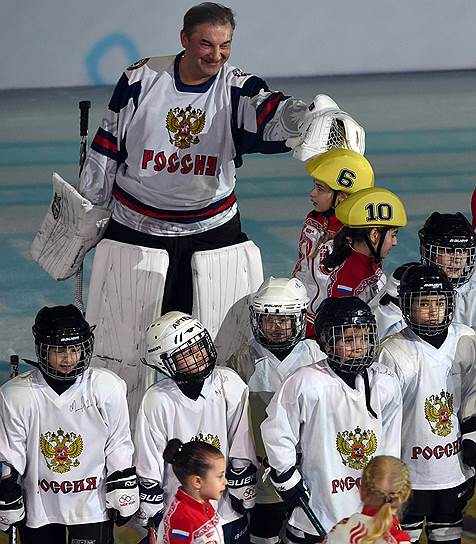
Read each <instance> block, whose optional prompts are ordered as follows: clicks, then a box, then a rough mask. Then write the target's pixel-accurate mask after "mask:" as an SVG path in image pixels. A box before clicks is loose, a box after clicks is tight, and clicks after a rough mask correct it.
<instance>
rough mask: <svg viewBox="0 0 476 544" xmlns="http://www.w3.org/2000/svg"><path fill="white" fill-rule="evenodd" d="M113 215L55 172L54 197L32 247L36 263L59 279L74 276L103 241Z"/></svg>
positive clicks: (32, 254)
mask: <svg viewBox="0 0 476 544" xmlns="http://www.w3.org/2000/svg"><path fill="white" fill-rule="evenodd" d="M110 215H111V211H110V210H108V209H104V208H100V207H99V206H95V205H94V204H91V202H89V200H87V199H86V198H84V197H82V196H81V195H80V194H79V193H78V191H77V190H76V189H75V188H74V187H73V186H72V185H70V184H69V183H68V182H67V181H65V180H64V179H63V178H62V177H61V176H60V175H58V174H56V173H54V174H53V198H52V200H51V204H50V207H49V209H48V212H47V214H46V216H45V218H44V220H43V223H42V224H41V227H40V230H39V231H38V233H37V235H36V236H35V239H34V240H33V243H32V245H31V250H30V252H31V256H32V258H33V260H34V261H36V262H37V263H38V264H39V265H40V266H41V267H42V268H43V269H44V270H45V271H46V272H47V273H48V274H49V275H50V276H51V277H52V278H54V279H55V280H65V279H66V278H69V277H71V276H73V275H74V274H75V273H76V271H77V270H78V269H79V268H80V266H81V263H82V262H83V259H84V256H85V255H86V253H87V252H88V251H89V250H90V249H91V248H92V247H94V246H95V245H96V244H97V243H98V241H99V240H100V239H101V238H102V236H103V234H104V231H105V230H106V226H107V223H108V221H109V217H110Z"/></svg>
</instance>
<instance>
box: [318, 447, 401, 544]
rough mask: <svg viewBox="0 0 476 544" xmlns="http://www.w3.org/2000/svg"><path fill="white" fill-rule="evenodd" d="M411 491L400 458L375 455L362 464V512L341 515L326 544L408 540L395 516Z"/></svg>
mask: <svg viewBox="0 0 476 544" xmlns="http://www.w3.org/2000/svg"><path fill="white" fill-rule="evenodd" d="M410 492H411V483H410V475H409V472H408V468H407V466H406V465H405V463H404V462H403V461H401V460H400V459H398V458H397V457H393V456H391V455H378V456H377V457H374V458H373V459H372V460H371V461H370V462H369V464H368V465H367V466H366V467H365V469H364V472H363V474H362V481H361V486H360V495H361V497H362V501H363V503H364V508H363V510H362V513H360V514H354V515H353V516H351V517H350V518H346V519H343V520H342V521H341V522H339V523H338V524H337V525H336V526H335V527H334V528H333V529H332V530H331V531H330V533H329V534H328V535H327V537H326V540H325V542H327V543H328V544H337V543H339V544H344V543H347V542H349V543H350V542H352V544H383V543H385V544H396V543H398V542H408V543H409V542H410V537H409V536H408V534H407V533H406V532H405V531H403V530H402V529H401V528H400V522H399V520H398V518H397V516H396V514H397V513H398V511H399V510H400V509H401V507H402V506H403V504H404V503H405V502H406V501H407V499H408V497H409V496H410Z"/></svg>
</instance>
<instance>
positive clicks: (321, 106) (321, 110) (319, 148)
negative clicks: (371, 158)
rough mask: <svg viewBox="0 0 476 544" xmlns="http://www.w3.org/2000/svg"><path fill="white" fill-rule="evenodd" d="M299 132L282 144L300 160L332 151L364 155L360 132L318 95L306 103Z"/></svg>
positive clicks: (332, 105) (359, 129)
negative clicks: (339, 150)
mask: <svg viewBox="0 0 476 544" xmlns="http://www.w3.org/2000/svg"><path fill="white" fill-rule="evenodd" d="M299 131H300V133H301V134H300V136H297V137H293V138H288V140H287V141H286V144H287V145H288V146H289V147H291V148H292V149H293V157H295V158H296V159H298V160H300V161H307V160H309V159H310V158H312V157H314V156H316V155H319V154H320V153H324V152H326V151H329V149H336V148H346V149H353V150H354V151H357V152H358V153H360V154H361V155H363V154H364V152H365V131H364V129H363V128H362V127H361V126H360V125H359V124H358V123H357V122H356V121H355V120H354V119H353V118H352V117H351V116H350V115H349V114H348V113H346V112H345V111H342V110H341V109H340V108H339V106H338V105H337V104H336V102H334V100H332V98H331V97H330V96H327V95H325V94H318V95H317V96H316V97H315V98H314V100H313V101H312V102H311V103H310V104H309V106H308V108H307V111H306V113H305V114H304V117H303V119H302V122H301V124H300V126H299Z"/></svg>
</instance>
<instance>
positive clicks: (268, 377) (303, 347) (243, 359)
mask: <svg viewBox="0 0 476 544" xmlns="http://www.w3.org/2000/svg"><path fill="white" fill-rule="evenodd" d="M325 358H326V355H325V354H324V353H323V352H322V351H321V350H320V348H319V346H318V344H317V342H316V341H315V340H302V341H300V342H298V343H297V344H296V345H295V346H294V349H293V350H292V351H291V353H289V355H288V356H287V357H285V358H284V359H283V360H282V361H280V360H279V359H278V358H277V357H276V356H275V355H274V354H273V353H271V352H270V351H269V350H268V349H266V348H265V347H263V346H262V345H261V344H259V343H258V342H257V341H256V340H255V339H254V338H253V339H252V340H251V341H250V342H249V343H247V344H244V345H243V346H242V348H241V349H240V350H239V351H238V352H237V353H236V354H234V355H233V356H232V357H230V359H229V360H228V361H227V366H228V367H229V368H232V369H233V370H235V371H236V372H238V374H239V375H240V376H241V378H242V379H243V380H244V381H245V382H246V383H247V384H248V388H249V391H250V416H251V424H252V429H253V437H254V442H255V446H256V453H257V455H258V456H259V457H261V458H262V459H264V458H265V457H266V451H265V449H264V446H263V440H262V439H261V423H263V421H264V419H265V418H266V407H267V406H268V404H269V403H270V401H271V399H272V398H273V395H274V394H275V393H276V391H278V390H279V388H280V387H281V385H282V383H283V381H284V380H285V379H286V378H287V377H288V376H289V375H290V374H292V373H293V372H294V371H295V370H297V369H298V368H301V367H302V366H306V365H310V364H312V363H315V362H317V361H320V360H322V359H325ZM263 473H264V468H263V466H262V465H261V466H260V468H259V472H258V484H257V497H256V501H257V502H258V503H260V504H263V503H273V502H279V501H280V499H279V497H278V495H277V494H276V491H275V490H274V486H273V484H272V483H271V481H270V480H269V478H268V479H266V481H264V482H263V479H262V476H263Z"/></svg>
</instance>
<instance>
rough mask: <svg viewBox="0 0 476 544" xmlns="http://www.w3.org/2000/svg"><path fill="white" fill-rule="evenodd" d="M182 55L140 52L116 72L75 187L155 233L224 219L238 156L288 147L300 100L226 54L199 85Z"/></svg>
mask: <svg viewBox="0 0 476 544" xmlns="http://www.w3.org/2000/svg"><path fill="white" fill-rule="evenodd" d="M181 56H182V53H181V54H179V55H177V56H175V57H174V56H168V57H153V58H148V59H143V60H142V61H139V62H138V63H136V64H134V65H132V66H131V67H129V68H128V69H127V70H126V72H125V73H124V74H123V75H122V77H121V78H120V80H119V82H118V83H117V85H116V88H115V90H114V94H113V96H112V98H111V101H110V103H109V108H108V111H107V112H106V115H105V118H104V120H103V123H102V126H101V127H100V128H99V129H98V132H97V134H96V136H95V138H94V141H93V142H92V144H91V149H90V152H89V154H88V157H87V159H86V162H85V164H84V168H83V171H82V175H81V180H80V187H79V191H80V193H81V194H82V195H83V196H85V197H86V198H88V199H89V200H91V201H92V202H93V203H96V204H102V203H106V202H107V201H108V200H109V198H110V196H111V194H112V195H113V197H114V210H113V218H114V219H116V220H117V221H119V222H120V223H122V224H124V225H126V226H128V227H130V228H132V229H135V230H139V231H141V232H145V233H149V234H156V235H163V236H179V235H183V234H191V233H193V232H195V233H196V232H203V231H205V230H209V229H211V228H215V227H217V226H219V225H222V224H223V223H225V222H226V221H228V220H229V219H231V217H232V216H233V215H234V214H235V213H236V209H237V208H236V197H235V194H234V192H233V190H234V186H235V175H236V167H237V166H241V163H242V155H243V154H245V153H260V152H261V153H280V152H286V151H289V148H288V147H286V145H285V141H286V138H288V137H290V136H295V135H297V134H298V130H297V126H298V124H299V122H300V120H301V118H302V115H303V113H304V111H305V109H306V105H305V104H304V103H303V102H302V101H300V100H297V99H294V98H290V97H285V96H283V94H282V93H281V92H273V91H270V90H269V88H268V86H267V84H266V82H265V81H263V80H262V79H260V78H258V77H256V76H254V75H251V74H245V73H243V72H242V71H241V70H240V69H239V68H236V67H234V66H231V65H230V64H228V63H225V65H224V66H223V67H222V68H221V69H220V71H219V72H218V74H217V75H216V76H213V77H212V78H210V79H209V80H208V81H207V82H206V83H204V84H202V85H187V84H184V83H182V81H181V80H180V75H179V62H180V58H181Z"/></svg>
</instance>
